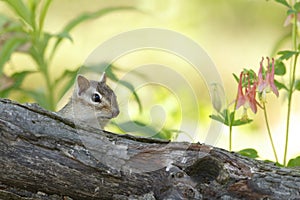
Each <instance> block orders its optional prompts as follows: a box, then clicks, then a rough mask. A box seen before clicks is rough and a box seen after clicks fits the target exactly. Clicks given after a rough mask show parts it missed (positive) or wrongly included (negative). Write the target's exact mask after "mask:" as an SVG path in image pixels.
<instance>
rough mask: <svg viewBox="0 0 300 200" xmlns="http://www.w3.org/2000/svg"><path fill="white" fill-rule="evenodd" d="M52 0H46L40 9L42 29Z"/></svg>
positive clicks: (40, 25) (40, 27)
mask: <svg viewBox="0 0 300 200" xmlns="http://www.w3.org/2000/svg"><path fill="white" fill-rule="evenodd" d="M51 2H52V0H46V2H45V3H44V5H43V6H42V8H41V11H40V19H39V29H40V30H42V29H43V27H44V21H45V18H46V15H47V12H48V9H49V6H50V4H51Z"/></svg>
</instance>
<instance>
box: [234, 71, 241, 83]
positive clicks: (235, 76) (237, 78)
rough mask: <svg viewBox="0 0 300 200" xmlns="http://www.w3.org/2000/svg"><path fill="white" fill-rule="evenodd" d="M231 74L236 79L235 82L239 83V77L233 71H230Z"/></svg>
mask: <svg viewBox="0 0 300 200" xmlns="http://www.w3.org/2000/svg"><path fill="white" fill-rule="evenodd" d="M232 75H233V77H234V79H235V80H236V82H237V83H239V80H240V78H239V77H238V76H237V75H236V74H234V73H232Z"/></svg>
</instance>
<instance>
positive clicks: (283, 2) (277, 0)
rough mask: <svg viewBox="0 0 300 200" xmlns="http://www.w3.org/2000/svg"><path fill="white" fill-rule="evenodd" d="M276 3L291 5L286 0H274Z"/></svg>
mask: <svg viewBox="0 0 300 200" xmlns="http://www.w3.org/2000/svg"><path fill="white" fill-rule="evenodd" d="M275 1H276V2H277V3H280V4H282V5H284V6H287V7H289V8H290V7H291V6H290V5H289V4H288V2H287V1H286V0H275Z"/></svg>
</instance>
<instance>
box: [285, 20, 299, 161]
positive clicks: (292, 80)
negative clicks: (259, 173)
mask: <svg viewBox="0 0 300 200" xmlns="http://www.w3.org/2000/svg"><path fill="white" fill-rule="evenodd" d="M297 23H298V22H297V17H294V21H293V31H292V43H293V48H294V51H297V34H298V27H297ZM298 55H299V53H296V54H294V59H293V61H292V62H293V64H292V68H291V74H290V85H289V90H288V108H287V120H286V132H285V147H284V157H283V164H284V165H286V158H287V150H288V141H289V127H290V116H291V106H292V95H293V92H294V85H295V80H296V78H295V77H296V66H297V60H298Z"/></svg>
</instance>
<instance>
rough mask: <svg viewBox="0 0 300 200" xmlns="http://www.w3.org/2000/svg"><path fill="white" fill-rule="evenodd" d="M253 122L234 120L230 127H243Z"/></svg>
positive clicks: (250, 120)
mask: <svg viewBox="0 0 300 200" xmlns="http://www.w3.org/2000/svg"><path fill="white" fill-rule="evenodd" d="M251 122H253V119H247V120H240V119H237V120H234V122H233V123H232V126H241V125H245V124H249V123H251Z"/></svg>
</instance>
